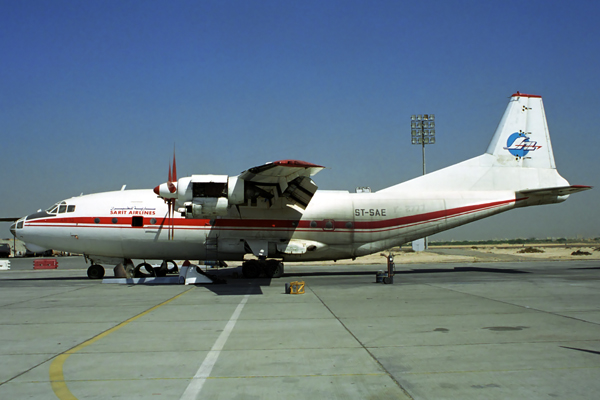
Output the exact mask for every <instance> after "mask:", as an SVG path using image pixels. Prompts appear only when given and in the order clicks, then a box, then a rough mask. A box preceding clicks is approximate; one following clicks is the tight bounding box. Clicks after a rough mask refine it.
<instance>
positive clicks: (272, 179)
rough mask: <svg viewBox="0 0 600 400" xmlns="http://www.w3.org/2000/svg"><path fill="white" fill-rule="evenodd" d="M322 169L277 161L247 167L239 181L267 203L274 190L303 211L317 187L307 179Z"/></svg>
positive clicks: (273, 195)
mask: <svg viewBox="0 0 600 400" xmlns="http://www.w3.org/2000/svg"><path fill="white" fill-rule="evenodd" d="M324 168H325V167H323V166H320V165H316V164H312V163H308V162H305V161H299V160H280V161H274V162H270V163H266V164H264V165H260V166H258V167H253V168H250V169H248V170H246V171H244V172H242V173H241V174H240V175H239V178H240V179H243V180H244V181H245V182H246V183H247V184H248V183H249V184H250V185H251V186H252V187H253V188H255V190H256V192H257V195H260V196H261V197H264V198H266V199H268V200H269V201H270V200H271V199H272V198H273V197H275V193H274V191H275V190H276V192H277V196H279V197H285V198H287V199H288V200H289V201H291V202H292V203H294V204H296V205H298V206H299V207H301V208H303V209H305V208H306V207H307V206H308V203H309V202H310V200H311V199H312V197H313V195H314V194H315V192H316V191H317V188H318V187H317V185H315V183H314V182H313V181H312V179H310V177H311V176H313V175H315V174H316V173H318V172H319V171H321V170H322V169H324Z"/></svg>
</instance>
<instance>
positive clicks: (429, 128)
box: [410, 114, 435, 251]
mask: <svg viewBox="0 0 600 400" xmlns="http://www.w3.org/2000/svg"><path fill="white" fill-rule="evenodd" d="M410 129H411V132H410V134H411V143H412V144H420V145H421V151H422V154H423V175H425V145H426V144H435V115H434V114H418V115H411V116H410ZM420 240H422V241H423V247H422V249H423V250H425V249H427V247H428V246H427V237H424V238H422V239H419V241H420ZM413 250H415V244H414V242H413ZM417 251H420V250H417Z"/></svg>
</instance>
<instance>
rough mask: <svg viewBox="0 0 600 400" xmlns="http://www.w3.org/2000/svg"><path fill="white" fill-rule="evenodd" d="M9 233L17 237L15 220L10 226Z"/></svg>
mask: <svg viewBox="0 0 600 400" xmlns="http://www.w3.org/2000/svg"><path fill="white" fill-rule="evenodd" d="M10 233H12V235H13V236H14V237H17V223H16V222H15V223H14V224H12V225H11V226H10Z"/></svg>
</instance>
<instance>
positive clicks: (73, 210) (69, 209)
mask: <svg viewBox="0 0 600 400" xmlns="http://www.w3.org/2000/svg"><path fill="white" fill-rule="evenodd" d="M67 212H75V206H74V205H70V206H67Z"/></svg>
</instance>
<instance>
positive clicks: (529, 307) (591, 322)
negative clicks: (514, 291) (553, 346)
mask: <svg viewBox="0 0 600 400" xmlns="http://www.w3.org/2000/svg"><path fill="white" fill-rule="evenodd" d="M426 285H427V286H431V287H436V288H439V289H445V290H450V291H452V292H455V293H460V294H464V295H467V296H473V297H478V298H480V299H485V300H489V301H495V302H498V303H502V304H507V305H509V306H513V307H519V308H522V309H525V310H531V311H537V312H540V313H545V314H549V315H554V316H555V317H562V318H568V319H572V320H575V321H579V322H585V323H588V324H592V325H600V323H598V322H593V321H588V320H585V319H581V318H575V317H571V316H569V315H563V314H559V313H557V312H553V311H546V310H541V309H539V308H534V307H531V306H523V305H520V304H515V303H511V302H509V301H507V300H499V299H492V298H490V297H486V296H483V295H480V294H473V293H469V292H463V291H460V290H456V289H452V288H449V287H444V286H440V285H436V284H432V283H428V284H426ZM591 311H595V310H591ZM567 312H571V311H567ZM578 312H581V311H578Z"/></svg>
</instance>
